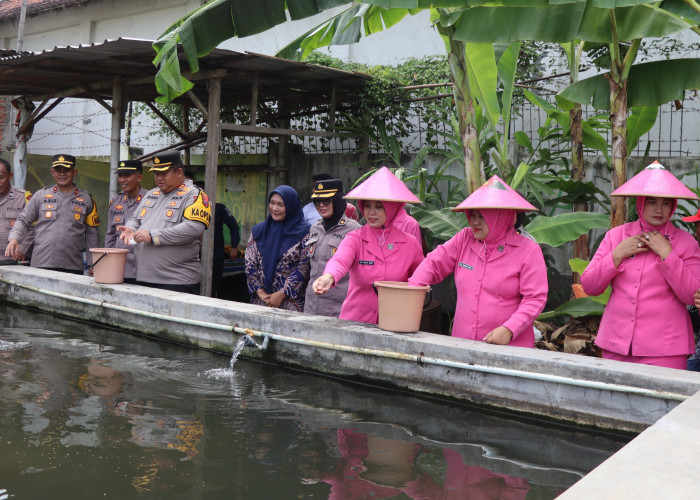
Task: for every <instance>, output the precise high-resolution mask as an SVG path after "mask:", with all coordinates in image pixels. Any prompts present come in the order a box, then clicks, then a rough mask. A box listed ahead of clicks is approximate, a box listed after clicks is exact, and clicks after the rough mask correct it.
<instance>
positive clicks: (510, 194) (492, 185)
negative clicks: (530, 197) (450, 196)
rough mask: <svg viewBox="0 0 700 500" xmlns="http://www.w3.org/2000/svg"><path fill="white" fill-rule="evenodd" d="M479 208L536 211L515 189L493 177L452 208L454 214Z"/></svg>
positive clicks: (495, 176)
mask: <svg viewBox="0 0 700 500" xmlns="http://www.w3.org/2000/svg"><path fill="white" fill-rule="evenodd" d="M481 208H506V209H509V210H522V211H523V212H527V211H529V210H537V209H536V208H535V207H533V206H532V205H531V204H530V203H529V202H528V201H527V200H526V199H525V198H523V197H522V196H520V195H519V194H518V193H517V191H515V189H513V188H512V187H510V186H509V185H508V184H506V183H505V182H503V181H502V180H501V178H500V177H498V176H497V175H494V176H493V177H491V178H490V179H489V180H487V181H486V182H485V183H484V185H483V186H481V187H480V188H479V189H477V190H476V191H474V192H473V193H472V194H470V195H469V196H468V197H467V199H466V200H464V201H463V202H462V203H460V204H459V205H457V206H456V207H454V208H453V209H452V210H453V211H455V212H465V211H467V210H472V209H477V210H478V209H481Z"/></svg>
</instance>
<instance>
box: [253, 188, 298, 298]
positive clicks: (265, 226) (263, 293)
mask: <svg viewBox="0 0 700 500" xmlns="http://www.w3.org/2000/svg"><path fill="white" fill-rule="evenodd" d="M268 209H269V212H270V213H269V215H268V216H267V218H266V219H265V220H264V221H263V222H261V223H259V224H256V225H255V226H253V230H252V231H251V235H250V241H249V242H248V246H247V248H246V251H245V272H246V277H247V279H248V291H249V292H250V294H251V299H250V301H251V303H253V304H257V305H261V306H268V307H277V308H281V309H289V310H292V311H299V312H302V311H303V310H304V294H305V293H306V285H307V284H308V281H309V266H308V262H307V261H306V259H305V257H304V255H303V252H302V248H303V245H304V243H305V241H306V239H307V238H308V235H309V225H308V224H307V223H306V221H304V216H303V213H302V210H301V204H300V203H299V195H298V194H297V192H296V191H295V190H294V188H292V187H290V186H285V185H282V186H279V187H278V188H277V189H275V190H274V191H272V192H271V193H270V196H269V198H268Z"/></svg>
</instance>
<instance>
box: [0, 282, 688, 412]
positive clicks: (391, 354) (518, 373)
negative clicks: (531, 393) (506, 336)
mask: <svg viewBox="0 0 700 500" xmlns="http://www.w3.org/2000/svg"><path fill="white" fill-rule="evenodd" d="M0 281H4V282H5V283H7V284H9V285H14V286H18V287H21V288H26V289H28V290H32V291H34V292H37V293H42V294H45V295H49V296H52V297H58V298H61V299H66V300H70V301H73V302H78V303H82V304H90V305H93V306H98V307H103V308H105V309H113V310H116V311H121V312H126V313H129V314H133V315H136V316H144V317H147V318H150V319H162V320H164V321H170V322H173V323H179V324H183V325H189V326H198V327H203V328H210V329H212V330H222V331H227V332H234V333H240V334H243V335H247V336H249V337H262V338H263V343H262V345H261V346H260V347H261V348H262V350H265V349H267V347H268V343H269V341H270V339H272V340H276V341H278V342H286V343H290V344H298V345H304V346H308V347H316V348H319V349H329V350H333V351H340V352H350V353H354V354H360V355H370V356H376V357H380V358H387V359H398V360H403V361H411V362H415V363H416V364H418V365H438V366H446V367H450V368H458V369H460V370H467V371H473V372H480V373H487V374H491V375H503V376H507V377H513V378H516V379H517V378H521V379H528V380H536V381H540V382H549V383H555V384H562V385H569V386H574V387H584V388H587V389H596V390H600V391H610V392H620V393H625V394H636V395H640V396H644V397H651V398H656V399H666V400H672V401H681V402H682V401H685V400H686V399H688V398H689V397H690V396H687V395H685V394H679V393H673V392H666V391H655V390H653V389H646V388H644V387H634V386H628V385H620V384H611V383H608V382H599V381H597V380H584V379H575V378H571V377H564V376H561V375H549V374H546V373H537V372H527V371H524V370H515V369H511V368H499V367H495V366H486V365H475V364H471V363H464V362H461V361H452V360H447V359H440V358H433V357H431V356H425V355H424V354H423V353H422V352H421V353H419V354H409V353H405V352H396V351H384V350H379V349H368V348H366V347H355V346H349V345H343V344H334V343H331V342H321V341H317V340H308V339H300V338H296V337H289V336H287V335H279V334H276V333H271V332H263V331H260V330H253V329H251V328H241V327H238V326H231V325H221V324H218V323H211V322H209V321H200V320H196V319H189V318H181V317H177V316H170V315H168V314H160V313H156V312H150V311H142V310H139V309H133V308H131V307H125V306H120V305H117V304H112V303H110V302H104V301H99V300H94V299H88V298H84V297H77V296H73V295H68V294H64V293H60V292H54V291H51V290H44V289H41V288H38V287H34V286H30V285H26V284H24V283H20V282H17V281H12V280H9V279H7V278H4V277H0ZM246 344H249V341H248V340H247V339H246Z"/></svg>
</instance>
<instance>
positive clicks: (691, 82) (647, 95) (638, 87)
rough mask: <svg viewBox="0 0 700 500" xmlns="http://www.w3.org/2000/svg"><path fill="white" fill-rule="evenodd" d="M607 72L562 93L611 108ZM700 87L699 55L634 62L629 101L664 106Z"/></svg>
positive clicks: (596, 105) (586, 79) (566, 97)
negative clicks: (696, 56)
mask: <svg viewBox="0 0 700 500" xmlns="http://www.w3.org/2000/svg"><path fill="white" fill-rule="evenodd" d="M605 75H606V74H601V75H596V76H593V77H591V78H585V79H583V80H579V81H578V82H576V83H574V84H572V85H569V86H568V87H566V88H565V89H564V90H562V91H561V92H560V93H559V95H561V96H562V97H564V98H565V99H568V100H570V101H574V102H578V103H580V104H583V105H586V104H590V103H592V104H593V107H594V108H596V109H605V110H609V109H610V83H609V82H608V80H607V79H606V78H605ZM696 89H700V59H669V60H665V61H653V62H648V63H641V64H635V65H634V66H632V68H631V69H630V73H629V82H628V84H627V105H628V107H630V108H634V107H637V106H661V105H662V104H665V103H667V102H669V101H672V100H674V99H679V100H682V99H683V97H684V92H685V91H686V90H696Z"/></svg>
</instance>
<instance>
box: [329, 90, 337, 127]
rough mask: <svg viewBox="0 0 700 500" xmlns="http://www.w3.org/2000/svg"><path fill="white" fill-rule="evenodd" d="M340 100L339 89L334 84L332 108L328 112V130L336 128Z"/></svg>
mask: <svg viewBox="0 0 700 500" xmlns="http://www.w3.org/2000/svg"><path fill="white" fill-rule="evenodd" d="M337 99H338V87H337V86H336V84H335V82H333V88H331V107H330V109H329V110H328V128H329V129H331V130H332V129H333V128H334V127H335V108H336V106H337V102H336V100H337Z"/></svg>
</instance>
